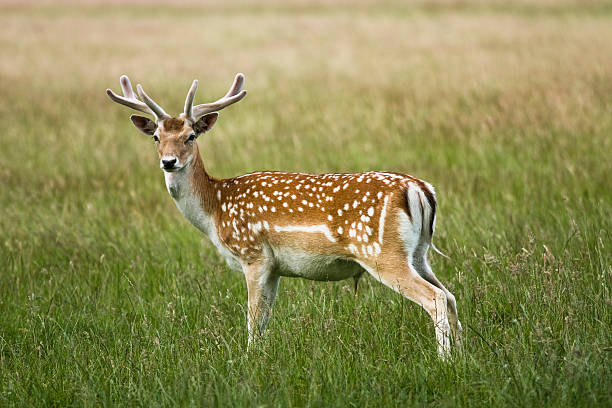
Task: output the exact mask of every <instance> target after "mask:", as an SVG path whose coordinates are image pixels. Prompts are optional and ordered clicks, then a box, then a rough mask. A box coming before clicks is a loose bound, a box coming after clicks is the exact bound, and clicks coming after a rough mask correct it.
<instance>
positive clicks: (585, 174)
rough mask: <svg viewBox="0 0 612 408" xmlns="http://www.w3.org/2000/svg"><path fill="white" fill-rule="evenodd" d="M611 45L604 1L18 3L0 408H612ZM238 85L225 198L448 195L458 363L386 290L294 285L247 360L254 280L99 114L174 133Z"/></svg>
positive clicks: (225, 162) (11, 59)
mask: <svg viewBox="0 0 612 408" xmlns="http://www.w3.org/2000/svg"><path fill="white" fill-rule="evenodd" d="M611 39H612V4H611V3H609V2H603V1H552V0H542V1H526V0H524V1H523V0H519V1H496V0H488V1H485V0H482V1H476V0H474V1H468V0H466V1H453V0H449V1H444V0H440V1H433V2H429V1H414V2H391V1H384V2H375V1H373V0H372V1H369V0H362V1H351V2H349V1H339V2H333V3H328V2H323V1H316V2H310V1H308V2H307V1H292V2H281V1H259V2H248V1H228V2H222V3H221V2H208V1H205V2H200V1H198V2H196V1H177V2H163V3H162V2H150V1H144V0H141V1H136V2H122V1H118V0H117V1H111V2H106V1H101V0H87V1H81V2H65V1H59V2H56V1H43V2H38V1H19V2H17V1H6V0H4V1H1V2H0V55H1V58H0V92H1V97H0V120H1V123H2V124H3V130H2V132H0V145H1V146H2V154H0V231H2V239H0V263H1V265H2V271H1V275H0V294H1V296H0V311H1V314H2V318H1V319H0V378H3V379H4V380H3V381H2V382H1V384H0V401H1V403H2V405H32V404H35V405H98V404H100V403H104V404H107V405H144V406H152V405H168V406H173V405H202V404H203V405H243V406H305V405H309V406H347V405H348V406H370V405H389V406H398V405H406V404H412V405H419V406H422V405H425V406H429V405H432V406H454V405H477V404H478V405H516V406H542V405H548V406H580V405H584V406H594V405H599V406H609V405H610V403H612V391H610V390H611V389H612V387H611V385H612V384H611V380H610V379H611V378H612V377H611V375H612V372H611V371H612V370H611V369H610V367H611V364H610V363H611V358H610V355H611V352H610V347H612V336H611V334H610V326H611V323H612V318H611V313H610V306H611V298H610V281H611V278H612V266H611V264H612V262H611V259H612V254H611V252H610V246H611V245H612V240H611V239H610V227H611V219H610V214H612V188H611V182H610V174H611V171H612V165H611V163H610V157H611V156H612V146H611V137H610V135H611V131H612V103H611V101H612V98H611V95H612V68H611V67H612V40H611ZM236 72H244V73H245V75H246V78H247V80H246V88H247V89H248V90H249V95H248V96H247V98H246V99H245V100H244V101H242V102H241V103H240V104H238V105H235V106H233V107H231V108H229V109H227V111H224V112H223V113H222V114H221V118H220V121H219V122H218V123H217V125H216V127H215V129H214V131H213V132H211V133H210V134H207V135H206V137H205V138H200V140H199V146H200V150H201V151H202V154H203V158H204V162H205V164H206V166H207V169H208V171H209V172H210V173H211V174H213V175H214V176H217V177H229V176H234V175H237V174H241V173H245V172H249V171H254V170H264V169H274V170H287V171H308V172H335V171H363V170H374V169H383V170H392V171H400V172H406V173H409V174H412V175H415V176H417V177H420V178H423V179H425V180H427V181H429V182H431V183H432V184H434V185H435V186H436V188H437V191H438V198H439V205H440V210H439V218H438V228H437V237H436V241H437V246H438V247H440V248H442V249H443V250H444V251H445V252H447V253H448V254H449V255H450V256H451V260H444V259H441V258H439V257H433V259H432V262H433V264H434V270H435V271H436V272H437V274H438V276H439V277H440V278H441V279H442V280H443V281H444V282H445V283H448V286H449V287H450V288H452V290H453V292H454V293H455V295H456V296H457V299H458V304H459V312H460V315H461V316H460V317H461V319H462V321H463V322H464V324H465V325H466V346H465V353H464V354H463V355H460V356H458V357H457V359H456V361H455V362H454V364H450V365H445V364H441V363H440V362H439V361H438V360H437V359H436V356H435V344H433V343H434V341H433V340H432V339H433V329H432V328H431V327H430V324H429V322H428V319H427V317H426V316H425V314H424V313H423V312H422V311H421V310H420V309H419V308H418V307H417V306H415V305H413V304H411V303H410V302H408V301H406V300H403V299H401V298H400V297H399V296H398V295H396V294H394V293H392V292H390V291H388V290H387V289H385V288H383V287H381V286H380V285H378V284H376V283H375V282H372V281H369V280H366V282H364V285H363V287H362V289H363V290H362V291H360V294H359V295H358V296H357V297H354V296H353V295H352V294H351V292H350V290H349V286H350V285H348V284H347V283H345V282H339V283H312V282H307V281H298V280H288V279H285V280H283V282H282V283H281V289H280V292H279V297H278V303H277V306H276V308H275V313H274V318H273V320H272V322H271V325H270V331H269V333H268V343H267V345H266V347H265V348H264V349H263V350H260V351H258V352H256V353H253V354H251V355H246V354H245V351H246V350H245V349H246V323H245V321H244V320H245V319H244V315H245V304H246V290H245V288H244V284H243V280H242V278H241V276H240V275H238V274H234V273H231V272H230V271H229V270H228V269H227V268H226V267H225V266H224V264H223V262H222V260H221V258H220V257H218V255H217V254H216V252H215V251H214V249H213V248H212V246H211V245H210V244H209V242H208V241H207V240H206V239H205V238H203V236H202V235H201V234H200V233H198V232H197V231H196V230H195V229H194V228H193V227H191V226H190V225H189V224H188V222H187V221H186V220H184V219H183V218H182V216H181V215H180V214H179V212H178V211H177V210H176V208H175V206H174V204H173V203H172V200H171V199H170V198H169V197H168V196H167V192H166V191H165V186H164V182H163V176H162V174H161V171H160V170H159V169H158V167H157V158H156V153H155V151H154V146H153V143H152V142H151V141H150V140H149V139H148V138H146V137H144V136H143V135H141V134H140V133H138V132H137V131H136V130H135V129H133V128H132V126H131V123H130V122H129V120H128V114H129V113H128V112H127V111H126V109H124V108H122V107H118V106H116V105H115V104H113V103H111V102H110V101H109V100H108V98H107V97H106V96H105V94H104V89H106V88H107V87H111V88H113V89H115V90H117V89H119V86H118V78H119V76H120V75H121V74H128V75H129V76H130V77H131V78H132V80H133V81H134V82H139V83H142V84H143V85H144V87H145V88H146V89H147V91H148V92H149V93H150V94H151V95H153V97H155V99H156V100H158V102H160V103H161V104H162V105H163V106H164V107H165V108H166V109H167V110H168V111H170V112H171V113H175V114H176V113H178V112H179V111H180V109H181V107H182V104H183V101H184V97H185V94H186V91H187V88H188V86H189V84H190V83H191V81H192V80H193V79H194V78H198V79H199V80H200V84H201V86H200V90H199V94H198V96H197V101H199V102H204V101H209V100H212V99H215V98H217V97H219V96H221V95H223V93H224V92H225V90H226V89H227V87H228V86H229V85H230V82H231V79H232V78H233V75H234V74H235V73H236ZM481 336H482V337H481Z"/></svg>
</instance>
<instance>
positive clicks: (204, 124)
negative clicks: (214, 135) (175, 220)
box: [193, 112, 219, 135]
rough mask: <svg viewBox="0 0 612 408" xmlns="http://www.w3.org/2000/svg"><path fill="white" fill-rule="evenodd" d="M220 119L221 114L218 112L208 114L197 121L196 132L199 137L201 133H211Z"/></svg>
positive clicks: (195, 124)
mask: <svg viewBox="0 0 612 408" xmlns="http://www.w3.org/2000/svg"><path fill="white" fill-rule="evenodd" d="M218 117H219V113H217V112H213V113H208V114H206V115H204V116H202V117H201V118H200V119H198V120H197V122H196V123H194V124H193V130H194V132H196V134H198V135H199V134H201V133H204V132H207V131H209V130H210V129H211V128H212V127H213V126H214V125H215V122H216V121H217V118H218Z"/></svg>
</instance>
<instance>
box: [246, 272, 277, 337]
mask: <svg viewBox="0 0 612 408" xmlns="http://www.w3.org/2000/svg"><path fill="white" fill-rule="evenodd" d="M243 270H244V275H245V278H246V283H247V291H248V296H249V306H248V311H247V322H248V330H249V343H248V345H249V348H250V347H251V346H252V345H253V344H254V343H256V342H257V340H259V339H260V338H261V336H262V335H263V332H264V330H265V329H266V325H267V324H268V320H269V319H270V312H271V311H272V306H273V305H274V298H275V297H276V290H277V289H278V282H279V280H280V276H278V275H275V274H273V273H272V272H271V268H270V266H269V265H266V263H265V262H262V263H253V264H251V265H244V266H243Z"/></svg>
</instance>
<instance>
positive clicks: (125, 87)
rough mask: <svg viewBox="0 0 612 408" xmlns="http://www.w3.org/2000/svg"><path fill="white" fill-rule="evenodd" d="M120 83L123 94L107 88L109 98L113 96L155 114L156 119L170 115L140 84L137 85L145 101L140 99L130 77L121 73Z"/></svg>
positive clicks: (133, 106)
mask: <svg viewBox="0 0 612 408" xmlns="http://www.w3.org/2000/svg"><path fill="white" fill-rule="evenodd" d="M119 83H120V84H121V90H122V91H123V96H119V95H117V94H116V93H114V92H113V91H111V90H110V89H107V90H106V94H107V95H108V97H109V98H111V100H113V101H114V102H117V103H120V104H121V105H125V106H127V107H130V108H132V109H135V110H137V111H140V112H144V113H147V114H149V115H153V116H155V119H156V120H159V119H165V118H168V117H170V116H169V115H168V114H167V113H166V112H164V110H163V109H162V108H161V107H160V106H159V105H158V104H156V103H155V102H154V101H153V100H152V99H151V98H150V97H149V96H148V95H147V94H146V93H144V91H143V90H142V86H140V85H138V86H137V90H138V95H140V98H142V99H143V100H144V102H143V101H141V100H139V99H138V98H137V97H136V95H135V94H134V90H133V88H132V83H131V82H130V78H128V77H127V76H126V75H121V78H120V79H119Z"/></svg>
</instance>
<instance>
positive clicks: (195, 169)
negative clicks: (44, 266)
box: [106, 74, 461, 358]
mask: <svg viewBox="0 0 612 408" xmlns="http://www.w3.org/2000/svg"><path fill="white" fill-rule="evenodd" d="M120 83H121V88H122V90H123V95H124V96H119V95H117V94H115V93H114V92H113V91H111V90H110V89H107V90H106V92H107V94H108V96H109V97H110V98H111V99H112V100H113V101H115V102H117V103H120V104H122V105H126V106H128V107H130V108H132V109H135V110H138V111H141V112H144V113H147V114H150V115H153V116H154V120H151V119H149V118H147V117H144V116H138V115H132V116H131V120H132V122H133V124H134V125H135V126H136V128H137V129H138V130H140V131H141V132H143V133H145V134H147V135H149V136H152V137H153V139H154V140H155V144H156V147H157V151H158V153H159V159H160V167H161V168H162V169H163V171H164V176H165V180H166V186H167V189H168V192H169V193H170V195H171V196H172V198H173V199H174V202H175V203H176V206H177V207H178V209H179V211H180V212H181V213H182V214H183V215H184V216H185V217H186V218H187V219H188V220H189V221H190V222H191V223H192V224H193V225H194V226H195V227H196V228H197V229H199V230H200V231H202V232H203V233H204V234H206V235H207V236H208V238H209V239H210V240H211V241H212V243H213V244H214V245H215V247H217V249H218V250H219V252H220V253H221V255H222V256H223V257H224V258H225V259H226V261H227V263H228V264H229V266H230V267H231V268H232V269H235V270H237V271H241V272H243V273H244V276H245V278H246V283H247V290H248V317H247V319H248V333H249V336H248V340H249V341H248V343H249V345H251V344H252V343H253V342H254V341H255V340H257V339H258V338H259V336H260V335H261V334H263V331H264V330H265V327H266V324H267V322H268V319H269V316H270V312H271V309H272V305H273V302H274V298H275V296H276V291H277V288H278V283H279V280H280V278H281V277H282V276H286V277H301V278H306V279H312V280H321V281H336V280H342V279H348V278H353V279H354V280H355V284H356V283H357V280H358V279H359V277H360V276H361V275H362V274H363V273H364V272H367V273H369V274H370V275H371V276H372V277H373V278H374V279H376V280H378V281H380V282H382V283H383V284H384V285H386V286H388V287H389V288H391V289H393V290H395V291H396V292H398V293H400V294H401V295H403V296H404V297H406V298H408V299H410V300H412V301H414V302H416V303H417V304H419V305H421V306H422V307H423V308H424V309H425V310H426V311H427V312H428V313H429V315H430V317H431V318H432V319H433V322H434V326H435V333H436V339H437V343H438V353H439V354H440V356H441V357H442V358H445V357H446V356H448V355H449V353H450V337H451V335H452V336H453V337H454V338H456V339H458V338H459V335H460V331H461V324H460V322H459V320H458V319H457V305H456V302H455V297H454V296H453V295H452V294H451V293H450V292H449V291H448V290H447V289H446V288H445V287H444V285H442V283H440V281H439V280H438V279H437V278H436V276H435V275H434V273H433V272H432V270H431V267H430V266H429V263H428V261H427V251H428V249H429V248H430V247H431V248H433V249H434V250H436V248H435V247H434V246H433V243H432V236H433V233H434V226H435V221H436V198H435V195H434V189H433V187H432V186H431V185H430V184H429V183H426V182H424V181H422V180H419V179H418V178H415V177H412V176H409V175H405V174H399V173H394V172H385V171H371V172H367V173H346V174H306V173H283V172H273V171H262V172H256V173H251V174H245V175H242V176H239V177H234V178H229V179H215V178H214V177H211V176H210V175H209V174H208V173H207V172H206V170H205V168H204V164H203V162H202V158H201V156H200V152H199V149H198V144H197V142H196V139H197V137H198V136H199V135H201V134H202V133H204V132H206V131H208V130H210V129H211V128H212V127H213V125H214V124H215V122H216V121H217V118H218V116H219V113H218V112H217V111H219V110H221V109H223V108H225V107H227V106H229V105H231V104H233V103H235V102H238V101H240V100H241V99H242V98H244V96H245V95H246V91H245V90H241V89H242V85H243V83H244V76H243V75H242V74H238V75H236V78H235V79H234V83H233V84H232V86H231V88H230V90H229V92H228V93H227V94H226V95H225V96H224V97H223V98H221V99H219V100H217V101H216V102H212V103H208V104H202V105H197V106H194V105H193V101H194V96H195V93H196V89H197V86H198V82H197V80H196V81H193V84H192V85H191V88H190V89H189V92H188V93H187V99H186V101H185V109H184V112H183V113H182V114H180V115H179V116H178V117H171V116H170V115H168V114H167V113H166V112H165V111H164V110H163V109H162V108H161V107H160V106H159V105H158V104H157V103H155V102H154V101H153V100H152V99H151V98H150V97H149V96H148V95H147V94H146V93H145V92H144V90H143V88H142V87H141V86H140V85H138V86H137V93H138V96H136V94H135V93H134V91H133V89H132V85H131V83H130V80H129V79H128V77H127V76H122V77H121V79H120ZM436 251H437V250H436ZM437 252H439V251H437Z"/></svg>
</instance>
